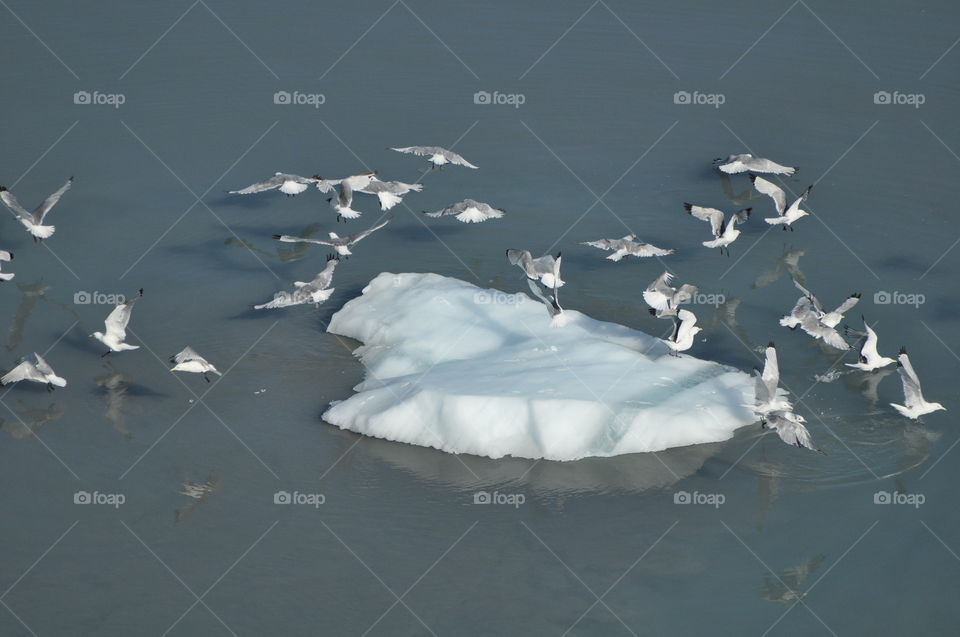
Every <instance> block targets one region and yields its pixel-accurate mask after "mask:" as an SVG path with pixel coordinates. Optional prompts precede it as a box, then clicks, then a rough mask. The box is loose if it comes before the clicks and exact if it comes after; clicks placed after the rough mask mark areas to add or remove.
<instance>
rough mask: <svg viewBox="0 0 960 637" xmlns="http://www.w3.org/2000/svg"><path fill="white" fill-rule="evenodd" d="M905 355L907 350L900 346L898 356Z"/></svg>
mask: <svg viewBox="0 0 960 637" xmlns="http://www.w3.org/2000/svg"><path fill="white" fill-rule="evenodd" d="M906 353H907V348H906V347H905V346H904V345H901V346H900V354H901V355H903V354H906Z"/></svg>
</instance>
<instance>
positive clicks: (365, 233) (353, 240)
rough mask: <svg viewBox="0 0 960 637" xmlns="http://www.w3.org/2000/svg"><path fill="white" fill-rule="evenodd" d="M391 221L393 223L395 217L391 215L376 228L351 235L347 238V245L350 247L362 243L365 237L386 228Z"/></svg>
mask: <svg viewBox="0 0 960 637" xmlns="http://www.w3.org/2000/svg"><path fill="white" fill-rule="evenodd" d="M391 221H393V215H390V216H389V217H387V218H386V219H384V220H383V221H381V222H380V223H378V224H377V225H375V226H371V227H369V228H367V229H366V230H363V231H362V232H358V233H357V234H354V235H350V236H349V237H347V238H346V239H347V244H348V245H349V244H351V243H356V242H357V241H360V240H361V239H363V238H365V237H367V236H369V235H371V234H373V233H374V232H376V231H377V230H379V229H380V228H382V227H384V226H385V225H387V224H388V223H390V222H391Z"/></svg>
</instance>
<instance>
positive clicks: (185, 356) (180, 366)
mask: <svg viewBox="0 0 960 637" xmlns="http://www.w3.org/2000/svg"><path fill="white" fill-rule="evenodd" d="M171 362H172V363H174V366H173V367H172V368H171V369H170V371H171V372H192V373H194V374H203V379H204V380H205V381H207V382H208V383H209V382H210V379H209V378H207V374H208V373H213V374H216V375H217V376H223V374H221V373H220V372H219V371H218V370H217V368H216V367H214V366H213V365H211V364H210V363H208V362H207V359H205V358H204V357H203V356H200V354H198V353H197V351H196V350H195V349H193V348H192V347H190V346H187V347H184V348H183V350H182V351H181V352H180V353H179V354H177V355H176V356H174V357H173V359H172V360H171ZM228 371H229V370H228Z"/></svg>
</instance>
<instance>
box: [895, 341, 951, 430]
mask: <svg viewBox="0 0 960 637" xmlns="http://www.w3.org/2000/svg"><path fill="white" fill-rule="evenodd" d="M897 371H898V372H899V373H900V380H901V381H902V382H903V404H902V405H898V404H896V403H890V406H891V407H893V408H894V409H896V410H897V411H898V412H900V415H901V416H904V417H906V418H911V419H913V420H916V419H917V418H919V417H920V416H923V415H924V414H929V413H930V412H934V411H939V410H941V409H943V410H946V407H944V406H943V405H941V404H940V403H931V402H927V400H926V399H925V398H924V397H923V391H921V389H920V378H919V377H918V376H917V373H916V372H915V371H913V365H911V364H910V357H909V356H907V348H906V347H901V348H900V355H899V356H897Z"/></svg>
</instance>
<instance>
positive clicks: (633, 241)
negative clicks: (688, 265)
mask: <svg viewBox="0 0 960 637" xmlns="http://www.w3.org/2000/svg"><path fill="white" fill-rule="evenodd" d="M581 245H585V246H590V247H593V248H600V249H601V250H612V251H613V254H611V255H609V256H607V258H608V259H610V260H611V261H619V260H620V259H622V258H623V257H625V256H627V255H628V254H632V255H633V256H635V257H662V256H665V255H668V254H673V253H674V252H675V250H673V249H672V248H671V249H669V250H664V249H663V248H658V247H657V246H654V245H650V244H649V243H644V242H643V241H637V236H636V235H633V234H628V235H626V236H624V237H620V238H619V239H598V240H597V241H583V242H582V243H581Z"/></svg>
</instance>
